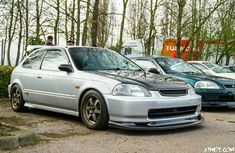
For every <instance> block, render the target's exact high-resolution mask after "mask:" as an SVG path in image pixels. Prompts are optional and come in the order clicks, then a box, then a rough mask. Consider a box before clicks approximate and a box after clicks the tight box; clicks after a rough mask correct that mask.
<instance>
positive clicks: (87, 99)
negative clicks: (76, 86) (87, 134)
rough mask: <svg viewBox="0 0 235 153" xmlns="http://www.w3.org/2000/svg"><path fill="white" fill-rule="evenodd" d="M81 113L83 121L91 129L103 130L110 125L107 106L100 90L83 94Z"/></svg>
mask: <svg viewBox="0 0 235 153" xmlns="http://www.w3.org/2000/svg"><path fill="white" fill-rule="evenodd" d="M80 113H81V115H80V116H81V118H82V121H83V123H84V124H85V125H86V126H87V127H88V128H89V129H94V130H103V129H106V128H107V127H108V121H109V115H108V110H107V106H106V103H105V100H104V98H103V96H102V95H101V94H100V93H99V92H97V91H95V90H90V91H88V92H87V93H86V94H85V95H84V96H83V98H82V102H81V109H80Z"/></svg>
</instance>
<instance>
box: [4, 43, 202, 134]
mask: <svg viewBox="0 0 235 153" xmlns="http://www.w3.org/2000/svg"><path fill="white" fill-rule="evenodd" d="M8 88H9V89H8V90H9V96H10V99H11V106H12V109H13V110H14V111H16V112H20V111H24V110H25V109H26V108H36V109H43V110H48V111H54V112H59V113H64V114H69V115H74V116H80V117H81V119H82V121H83V123H84V124H85V125H86V126H87V127H88V128H90V129H96V130H99V129H106V128H107V127H108V126H115V127H119V128H124V129H145V130H148V129H150V130H155V129H172V128H182V127H188V126H193V125H198V124H200V123H201V122H202V120H203V119H202V117H201V115H200V110H201V97H200V96H199V95H197V94H195V91H194V89H193V88H192V87H191V86H190V85H188V84H186V83H185V82H183V81H180V80H178V79H174V78H171V77H166V76H162V75H155V74H151V73H146V72H145V71H144V70H143V69H141V68H140V67H139V66H137V65H136V64H135V63H133V62H132V61H130V60H128V59H127V58H125V57H124V56H122V55H120V54H119V53H117V52H114V51H111V50H108V49H103V48H95V47H94V48H93V47H68V48H65V47H59V46H53V47H44V48H41V49H38V50H36V51H34V52H33V53H31V54H30V55H29V56H28V57H27V58H26V59H25V60H23V61H22V62H21V63H20V64H19V65H18V66H17V67H16V68H15V69H14V71H13V72H12V76H11V83H10V85H9V87H8Z"/></svg>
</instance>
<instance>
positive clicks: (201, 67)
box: [191, 63, 208, 72]
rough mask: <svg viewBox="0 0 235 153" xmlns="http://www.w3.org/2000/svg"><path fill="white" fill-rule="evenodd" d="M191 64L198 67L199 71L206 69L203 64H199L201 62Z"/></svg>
mask: <svg viewBox="0 0 235 153" xmlns="http://www.w3.org/2000/svg"><path fill="white" fill-rule="evenodd" d="M191 65H193V66H194V67H196V68H197V69H199V70H201V71H203V72H205V71H207V70H208V69H207V68H206V67H205V66H203V65H201V64H194V63H193V64H191Z"/></svg>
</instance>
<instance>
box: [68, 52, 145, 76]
mask: <svg viewBox="0 0 235 153" xmlns="http://www.w3.org/2000/svg"><path fill="white" fill-rule="evenodd" d="M69 53H70V55H71V57H72V59H73V61H74V63H75V65H76V67H77V68H78V69H79V70H128V71H140V70H142V69H141V68H140V67H138V66H137V65H136V64H134V63H133V62H131V61H130V60H128V59H127V58H125V57H124V56H122V55H120V54H118V53H117V52H115V51H111V50H108V49H102V48H88V47H84V48H82V47H73V48H69Z"/></svg>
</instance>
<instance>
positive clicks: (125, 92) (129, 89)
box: [112, 84, 152, 97]
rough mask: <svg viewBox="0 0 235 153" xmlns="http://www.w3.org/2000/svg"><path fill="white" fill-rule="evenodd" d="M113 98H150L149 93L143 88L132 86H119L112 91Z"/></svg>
mask: <svg viewBox="0 0 235 153" xmlns="http://www.w3.org/2000/svg"><path fill="white" fill-rule="evenodd" d="M112 94H113V95H115V96H136V97H151V96H152V95H151V93H150V92H149V91H148V90H147V89H145V88H144V87H141V86H138V85H133V84H119V85H117V86H116V87H114V89H113V93H112Z"/></svg>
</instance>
